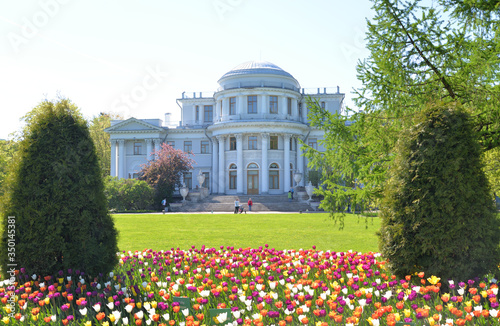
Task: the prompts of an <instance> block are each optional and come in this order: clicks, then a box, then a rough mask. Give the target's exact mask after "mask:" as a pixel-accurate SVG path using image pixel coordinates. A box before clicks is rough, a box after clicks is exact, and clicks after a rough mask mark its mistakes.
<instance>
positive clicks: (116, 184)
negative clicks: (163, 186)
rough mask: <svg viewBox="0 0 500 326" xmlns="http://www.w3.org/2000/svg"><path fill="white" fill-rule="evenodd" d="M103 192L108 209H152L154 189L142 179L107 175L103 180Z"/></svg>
mask: <svg viewBox="0 0 500 326" xmlns="http://www.w3.org/2000/svg"><path fill="white" fill-rule="evenodd" d="M104 193H105V194H106V198H107V199H108V209H109V210H115V211H130V210H132V211H137V210H147V209H152V208H153V205H154V195H155V191H154V189H153V188H152V187H151V186H149V185H148V184H147V182H146V181H142V180H135V179H119V178H117V177H111V176H108V177H106V179H105V182H104Z"/></svg>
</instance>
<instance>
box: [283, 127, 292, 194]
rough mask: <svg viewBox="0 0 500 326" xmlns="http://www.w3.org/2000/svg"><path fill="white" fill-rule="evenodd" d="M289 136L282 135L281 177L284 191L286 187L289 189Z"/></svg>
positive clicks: (286, 189)
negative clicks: (282, 166) (282, 167)
mask: <svg viewBox="0 0 500 326" xmlns="http://www.w3.org/2000/svg"><path fill="white" fill-rule="evenodd" d="M290 137H291V135H290V134H285V135H283V140H284V142H283V144H284V145H283V146H284V151H283V152H284V159H283V165H284V169H283V172H284V173H283V178H284V181H285V184H284V188H285V189H283V190H284V192H287V191H288V189H290Z"/></svg>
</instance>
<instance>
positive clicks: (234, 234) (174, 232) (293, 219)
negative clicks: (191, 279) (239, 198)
mask: <svg viewBox="0 0 500 326" xmlns="http://www.w3.org/2000/svg"><path fill="white" fill-rule="evenodd" d="M113 218H114V221H115V226H116V228H117V229H118V231H119V238H118V247H119V249H120V250H127V251H128V250H132V251H134V250H142V249H146V248H150V249H154V250H169V249H170V248H181V249H189V248H191V246H196V247H197V248H200V247H201V246H202V245H205V246H206V247H209V248H210V247H216V248H218V247H220V246H225V247H227V246H232V247H235V248H246V247H252V248H258V247H259V246H264V245H265V244H268V245H269V247H270V248H276V249H300V248H303V249H310V248H311V247H312V246H313V245H315V246H316V248H317V249H319V250H331V251H347V250H350V249H352V250H356V251H360V252H368V251H377V250H378V245H377V241H378V240H377V237H376V235H375V232H376V231H378V229H379V228H380V221H379V219H378V218H373V219H372V218H368V219H367V222H365V218H364V217H358V216H356V215H351V214H347V215H346V216H345V227H344V229H343V230H339V225H338V224H336V225H335V224H334V222H333V221H332V220H331V219H330V218H329V215H328V214H326V213H307V214H243V215H241V214H238V215H234V214H171V213H170V214H165V215H164V214H115V215H113Z"/></svg>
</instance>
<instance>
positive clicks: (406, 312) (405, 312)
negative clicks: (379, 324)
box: [404, 309, 411, 318]
mask: <svg viewBox="0 0 500 326" xmlns="http://www.w3.org/2000/svg"><path fill="white" fill-rule="evenodd" d="M404 314H405V317H406V318H408V317H410V315H411V311H410V309H405V310H404Z"/></svg>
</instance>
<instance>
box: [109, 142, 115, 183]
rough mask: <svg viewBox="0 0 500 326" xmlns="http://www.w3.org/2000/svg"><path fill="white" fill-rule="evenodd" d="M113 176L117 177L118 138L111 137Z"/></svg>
mask: <svg viewBox="0 0 500 326" xmlns="http://www.w3.org/2000/svg"><path fill="white" fill-rule="evenodd" d="M110 172H111V176H112V177H116V139H111V171H110Z"/></svg>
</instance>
